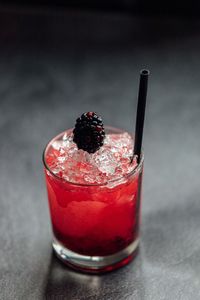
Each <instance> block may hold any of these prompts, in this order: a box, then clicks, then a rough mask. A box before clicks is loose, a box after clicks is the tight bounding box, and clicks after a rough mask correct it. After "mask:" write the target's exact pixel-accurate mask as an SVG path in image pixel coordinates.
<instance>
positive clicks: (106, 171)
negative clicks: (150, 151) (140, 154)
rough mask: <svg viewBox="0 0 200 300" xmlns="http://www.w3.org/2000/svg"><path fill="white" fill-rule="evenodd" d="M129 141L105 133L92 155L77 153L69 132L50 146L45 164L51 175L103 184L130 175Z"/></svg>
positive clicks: (126, 136) (126, 138)
mask: <svg viewBox="0 0 200 300" xmlns="http://www.w3.org/2000/svg"><path fill="white" fill-rule="evenodd" d="M132 153H133V140H132V137H131V136H130V135H129V134H128V133H126V132H125V133H120V134H107V135H106V138H105V141H104V145H103V146H102V147H101V148H100V149H99V150H98V151H97V152H96V153H94V154H89V153H87V152H85V151H83V150H78V149H77V146H76V144H75V143H74V142H73V138H72V133H71V132H68V131H67V132H65V133H64V135H63V136H62V139H60V140H56V141H54V142H53V143H52V145H51V147H50V148H49V150H48V153H47V158H46V160H47V164H48V165H49V167H50V169H51V171H52V172H53V173H54V174H57V175H59V176H60V177H62V178H63V179H65V180H68V181H71V182H75V183H82V184H84V183H89V184H96V183H106V182H108V181H112V180H115V179H118V178H121V177H123V175H125V174H128V173H130V172H131V171H132V170H133V169H134V168H135V167H136V162H135V161H134V162H133V163H131V159H130V158H131V156H132Z"/></svg>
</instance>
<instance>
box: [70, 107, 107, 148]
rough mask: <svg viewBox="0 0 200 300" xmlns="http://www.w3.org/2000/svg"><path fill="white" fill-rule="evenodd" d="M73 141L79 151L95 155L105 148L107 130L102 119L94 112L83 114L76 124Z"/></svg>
mask: <svg viewBox="0 0 200 300" xmlns="http://www.w3.org/2000/svg"><path fill="white" fill-rule="evenodd" d="M73 134H74V136H73V141H74V142H75V143H76V144H77V147H78V149H82V150H84V151H87V152H88V153H94V152H96V151H97V150H99V149H100V147H101V146H103V141H104V138H105V130H104V127H103V122H102V118H101V117H100V116H98V115H97V114H96V113H94V112H87V113H84V114H82V115H81V116H80V117H79V118H78V119H77V120H76V124H75V128H74V130H73Z"/></svg>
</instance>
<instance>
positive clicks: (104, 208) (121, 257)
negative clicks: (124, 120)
mask: <svg viewBox="0 0 200 300" xmlns="http://www.w3.org/2000/svg"><path fill="white" fill-rule="evenodd" d="M105 136H106V137H105V141H104V145H103V146H102V147H101V148H100V149H99V150H98V151H96V152H95V153H87V152H86V151H83V150H79V149H78V148H77V146H76V144H75V143H74V142H73V132H72V130H68V131H66V132H64V133H61V134H60V135H58V136H57V137H55V138H54V139H53V140H52V141H50V142H49V144H48V145H47V147H46V149H45V151H44V157H43V160H44V165H45V174H46V183H47V191H48V199H49V207H50V214H51V220H52V228H53V234H54V241H53V247H54V250H55V252H56V253H57V255H58V256H59V257H60V258H61V259H62V260H63V261H64V262H66V263H67V264H69V265H71V266H73V267H75V268H78V269H82V270H85V271H90V272H99V271H109V270H112V269H114V268H117V267H119V266H122V265H124V264H126V263H128V262H129V261H130V260H131V259H132V257H133V255H134V253H135V250H136V249H137V246H138V234H139V215H140V197H141V182H142V168H143V158H142V159H141V161H140V163H139V165H137V162H136V160H135V159H133V158H132V154H133V140H132V137H131V136H130V135H129V134H128V133H127V132H123V131H121V130H118V129H114V128H107V129H106V135H105Z"/></svg>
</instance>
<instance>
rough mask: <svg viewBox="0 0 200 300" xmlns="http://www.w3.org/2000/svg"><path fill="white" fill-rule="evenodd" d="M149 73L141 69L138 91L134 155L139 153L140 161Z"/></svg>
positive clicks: (138, 160)
mask: <svg viewBox="0 0 200 300" xmlns="http://www.w3.org/2000/svg"><path fill="white" fill-rule="evenodd" d="M149 74H150V72H149V71H148V70H141V71H140V85H139V93H138V104H137V115H136V124H135V143H134V155H137V162H138V163H140V159H141V149H142V137H143V128H144V118H145V108H146V98H147V87H148V77H149Z"/></svg>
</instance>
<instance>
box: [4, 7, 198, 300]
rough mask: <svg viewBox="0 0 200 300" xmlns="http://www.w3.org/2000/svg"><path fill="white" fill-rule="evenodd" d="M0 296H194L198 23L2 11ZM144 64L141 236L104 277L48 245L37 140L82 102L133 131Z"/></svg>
mask: <svg viewBox="0 0 200 300" xmlns="http://www.w3.org/2000/svg"><path fill="white" fill-rule="evenodd" d="M0 23H1V26H0V38H1V45H0V116H1V117H0V132H1V135H0V136H1V144H0V166H1V168H0V191H1V192H0V299H6V300H7V299H8V300H12V299H19V300H23V299H26V300H27V299H33V300H35V299H58V300H60V299H67V300H71V299H73V300H83V299H88V300H103V299H106V300H112V299H115V300H118V299H119V300H121V299H134V300H137V299H148V300H151V299H152V300H161V299H163V300H164V299H169V300H173V299H178V300H179V299H181V300H185V299H187V300H188V299H192V300H195V299H196V300H199V299H200V176H199V173H200V158H199V157H200V84H199V82H200V68H199V64H200V63H199V53H200V21H199V20H198V19H193V20H192V19H181V18H175V17H173V18H170V17H166V16H165V17H164V16H162V17H153V16H152V17H147V16H146V17H142V16H133V15H126V14H121V15H120V14H119V13H118V14H111V13H108V14H106V13H99V14H98V13H92V12H90V13H86V12H84V13H81V12H69V11H68V12H67V11H66V12H57V13H56V12H55V11H49V12H41V11H39V12H38V11H35V12H30V11H29V12H26V11H18V12H13V11H10V12H9V11H7V12H5V11H4V12H3V11H2V12H1V13H0ZM143 67H148V68H149V69H150V70H151V79H150V85H149V98H148V106H147V118H146V125H145V136H144V148H145V176H144V190H143V209H142V228H141V229H142V230H141V245H140V251H139V255H138V256H137V258H136V259H135V260H134V261H133V262H132V263H131V264H129V265H128V266H127V267H124V268H122V269H120V270H118V271H115V272H113V273H110V274H105V275H101V276H96V275H94V276H91V275H86V274H85V275H84V274H79V273H76V272H74V271H72V270H69V269H67V268H66V267H64V266H63V265H62V264H61V263H60V262H59V261H58V260H57V259H56V258H55V257H54V255H53V254H52V249H51V227H50V221H49V212H48V205H47V197H46V190H45V184H44V178H43V167H42V160H41V156H42V151H43V148H44V146H45V144H46V142H47V141H48V140H49V139H50V138H51V137H53V136H54V135H56V134H57V133H59V132H61V131H63V130H64V129H66V128H68V127H71V126H73V124H74V120H75V119H76V117H77V116H78V115H79V114H80V113H81V112H83V111H88V110H95V111H97V112H99V113H100V114H101V115H102V116H103V117H104V120H105V123H106V124H110V125H113V126H117V127H122V128H125V129H127V130H132V128H133V125H134V120H135V108H136V99H137V88H138V72H139V70H140V69H141V68H143Z"/></svg>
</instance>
